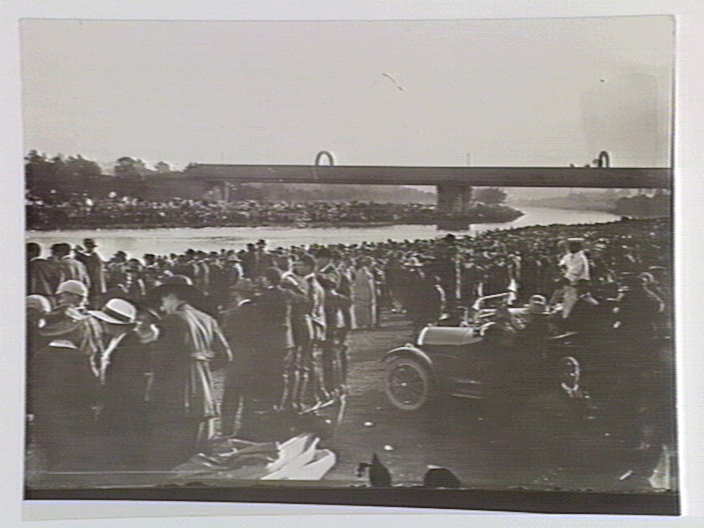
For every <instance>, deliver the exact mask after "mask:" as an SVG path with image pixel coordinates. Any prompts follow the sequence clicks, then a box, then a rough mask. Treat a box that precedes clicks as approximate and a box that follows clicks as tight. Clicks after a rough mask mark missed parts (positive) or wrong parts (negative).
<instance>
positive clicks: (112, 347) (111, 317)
mask: <svg viewBox="0 0 704 528" xmlns="http://www.w3.org/2000/svg"><path fill="white" fill-rule="evenodd" d="M90 314H91V315H92V316H93V317H95V318H96V319H98V320H99V321H100V323H101V325H102V327H103V330H104V332H105V335H106V336H107V337H108V338H109V343H108V345H107V347H106V349H105V351H104V352H103V355H102V357H101V361H100V381H101V385H102V391H101V403H102V409H101V412H100V417H99V426H100V432H101V434H102V435H103V439H102V441H101V445H102V446H103V447H104V451H103V454H102V455H103V456H102V457H101V458H102V462H103V463H102V464H101V466H103V467H105V466H106V467H108V468H110V469H127V468H139V467H140V466H141V465H142V463H143V460H142V456H143V453H144V450H145V442H146V440H145V434H146V425H147V423H146V402H145V400H146V393H147V384H148V381H149V379H148V373H149V372H150V364H149V349H148V346H147V343H146V342H145V340H144V339H143V337H142V335H141V333H140V332H138V331H137V330H138V328H137V327H138V324H137V323H138V309H137V306H135V305H134V304H133V303H131V302H130V301H127V300H125V299H110V300H109V301H108V302H107V303H105V305H104V306H103V308H102V309H100V310H94V311H91V312H90Z"/></svg>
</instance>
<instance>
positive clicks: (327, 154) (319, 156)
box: [315, 150, 335, 167]
mask: <svg viewBox="0 0 704 528" xmlns="http://www.w3.org/2000/svg"><path fill="white" fill-rule="evenodd" d="M323 158H327V160H328V165H331V166H332V165H335V158H333V156H332V154H331V153H330V152H328V151H327V150H321V151H320V152H318V154H316V156H315V166H316V167H317V166H319V165H320V162H321V161H322V159H323Z"/></svg>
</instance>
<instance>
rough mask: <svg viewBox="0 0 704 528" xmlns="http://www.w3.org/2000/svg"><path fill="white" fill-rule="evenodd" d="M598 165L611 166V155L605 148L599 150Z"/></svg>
mask: <svg viewBox="0 0 704 528" xmlns="http://www.w3.org/2000/svg"><path fill="white" fill-rule="evenodd" d="M597 166H598V167H604V168H609V167H610V166H611V156H609V153H608V152H606V151H605V150H602V151H601V152H599V157H598V158H597Z"/></svg>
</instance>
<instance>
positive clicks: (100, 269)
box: [76, 252, 107, 297]
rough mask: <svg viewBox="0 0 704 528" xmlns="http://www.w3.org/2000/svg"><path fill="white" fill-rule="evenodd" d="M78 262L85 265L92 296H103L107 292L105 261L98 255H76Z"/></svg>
mask: <svg viewBox="0 0 704 528" xmlns="http://www.w3.org/2000/svg"><path fill="white" fill-rule="evenodd" d="M76 260H77V261H79V262H81V263H83V265H84V266H85V267H86V271H87V272H88V277H89V278H90V295H91V297H95V296H98V295H102V294H103V293H105V291H106V290H107V286H106V282H105V266H104V264H103V259H101V258H100V255H98V254H97V253H80V252H77V253H76Z"/></svg>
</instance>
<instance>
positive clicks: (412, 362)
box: [384, 357, 434, 412]
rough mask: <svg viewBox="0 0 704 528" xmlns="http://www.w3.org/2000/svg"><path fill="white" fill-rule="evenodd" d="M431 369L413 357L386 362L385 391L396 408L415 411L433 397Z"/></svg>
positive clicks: (424, 405)
mask: <svg viewBox="0 0 704 528" xmlns="http://www.w3.org/2000/svg"><path fill="white" fill-rule="evenodd" d="M433 385H434V384H433V379H432V376H431V374H430V371H429V369H428V368H427V367H426V366H425V365H423V364H422V363H421V362H420V361H418V360H416V359H412V358H404V357H401V358H396V359H392V360H391V361H388V362H387V363H386V368H385V370H384V392H385V393H386V397H387V398H388V400H389V402H390V403H391V405H393V406H394V407H395V408H397V409H399V410H401V411H405V412H414V411H419V410H420V409H422V408H423V407H426V406H427V405H428V404H429V403H430V402H431V401H432V399H433V394H434V386H433Z"/></svg>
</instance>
